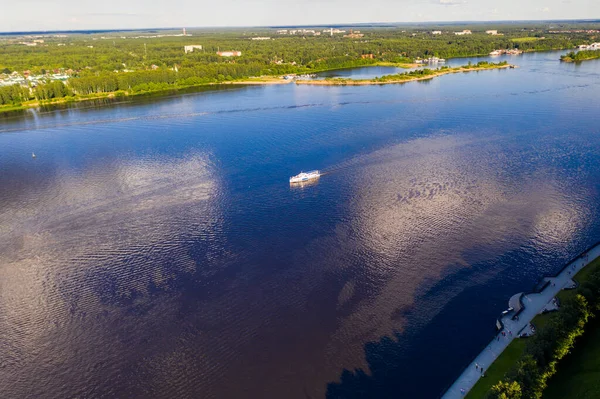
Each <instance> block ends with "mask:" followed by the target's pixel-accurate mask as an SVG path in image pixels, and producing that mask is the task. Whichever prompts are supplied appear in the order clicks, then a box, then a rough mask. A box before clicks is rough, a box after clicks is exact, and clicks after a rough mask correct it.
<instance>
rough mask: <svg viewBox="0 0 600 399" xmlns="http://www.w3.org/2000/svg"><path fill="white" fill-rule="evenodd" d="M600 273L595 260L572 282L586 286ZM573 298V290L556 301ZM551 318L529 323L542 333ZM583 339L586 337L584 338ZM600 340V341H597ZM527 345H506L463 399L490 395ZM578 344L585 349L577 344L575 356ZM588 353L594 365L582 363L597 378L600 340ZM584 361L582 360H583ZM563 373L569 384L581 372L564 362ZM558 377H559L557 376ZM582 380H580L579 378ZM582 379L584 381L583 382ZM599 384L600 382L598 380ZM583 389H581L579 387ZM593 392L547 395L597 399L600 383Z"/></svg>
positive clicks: (518, 340)
mask: <svg viewBox="0 0 600 399" xmlns="http://www.w3.org/2000/svg"><path fill="white" fill-rule="evenodd" d="M597 270H600V258H599V259H596V260H594V261H593V262H592V263H590V264H589V265H587V266H586V267H584V268H583V269H581V270H580V271H579V272H578V273H577V274H576V275H575V276H574V277H573V279H574V280H575V281H577V282H578V283H580V284H581V283H583V282H585V281H586V280H587V279H588V277H589V276H590V275H591V274H592V273H594V272H595V271H597ZM573 295H575V290H562V291H560V292H559V293H558V294H557V297H558V299H559V301H561V302H562V301H565V300H566V299H567V298H569V297H572V296H573ZM551 316H552V313H546V314H541V315H537V316H536V317H534V318H533V320H532V321H531V323H532V324H533V325H534V326H535V327H536V330H537V331H538V332H539V331H541V329H543V328H544V326H545V325H546V324H547V323H548V320H549V319H550V317H551ZM594 324H596V326H597V327H596V329H597V330H599V331H597V332H596V331H595V330H594V331H590V334H594V333H596V334H598V335H600V325H599V323H598V322H594ZM584 337H585V335H584ZM599 338H600V337H599ZM526 343H527V338H516V339H514V340H513V341H512V342H511V343H510V344H509V345H508V347H507V348H506V349H505V350H504V351H503V352H502V353H501V354H500V356H498V358H497V359H496V360H495V361H494V363H492V365H491V366H490V367H489V368H488V370H487V371H486V376H485V378H481V379H480V380H479V381H477V383H476V384H475V386H474V387H473V389H471V390H470V391H469V393H468V394H467V396H466V398H467V399H481V398H484V397H485V395H486V394H487V392H489V390H490V389H491V388H492V386H494V385H496V384H497V383H498V382H500V381H501V380H502V379H503V378H504V376H505V375H506V373H507V372H508V371H510V370H511V369H512V367H513V366H514V365H515V363H516V362H517V361H518V360H519V359H520V358H521V355H522V354H523V351H524V350H525V344H526ZM580 344H582V345H585V342H582V343H580V342H577V345H576V346H575V350H576V351H578V352H581V349H580ZM589 350H590V351H595V352H594V353H595V356H596V358H595V363H594V360H593V359H594V358H590V359H589V361H588V360H587V359H588V356H587V355H586V356H585V359H586V360H585V361H586V362H587V363H590V364H593V365H595V367H596V368H595V370H596V372H597V374H596V376H598V375H600V339H598V340H597V341H595V343H594V347H592V348H589ZM580 356H583V354H581V355H580ZM582 361H583V360H582ZM561 365H562V363H559V371H560V370H562V367H561ZM564 368H565V371H564V372H563V374H564V376H563V377H560V378H561V379H562V378H564V379H565V381H566V380H568V379H569V378H579V377H578V374H580V373H581V372H582V371H581V369H580V368H578V366H576V365H569V363H568V362H567V359H565V366H564ZM559 374H560V373H559ZM583 377H585V376H582V378H583ZM584 379H585V378H584ZM554 380H558V381H561V380H560V379H559V376H558V375H557V376H555V378H553V379H552V380H551V383H550V384H549V386H558V385H559V384H560V383H557V384H556V385H552V381H554ZM598 381H600V380H598ZM589 382H590V384H588V385H589V388H590V389H593V387H594V384H593V382H594V381H593V380H592V379H590V380H589ZM576 383H577V382H574V384H576ZM582 389H584V388H583V387H582ZM595 389H596V391H593V392H596V393H597V395H596V396H560V395H554V396H551V395H550V394H548V397H549V398H551V399H552V398H570V397H573V398H575V397H577V399H584V398H588V397H589V398H600V383H599V384H598V385H596V388H595ZM549 390H550V388H548V389H547V390H546V391H545V393H546V392H548V391H549ZM557 390H558V392H563V390H560V389H558V388H557ZM544 397H546V395H544Z"/></svg>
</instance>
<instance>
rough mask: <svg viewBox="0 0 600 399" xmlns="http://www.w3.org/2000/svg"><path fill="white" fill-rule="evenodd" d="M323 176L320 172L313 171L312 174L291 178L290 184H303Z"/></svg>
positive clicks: (305, 173)
mask: <svg viewBox="0 0 600 399" xmlns="http://www.w3.org/2000/svg"><path fill="white" fill-rule="evenodd" d="M320 176H321V172H319V171H318V170H311V171H310V172H300V174H297V175H296V176H292V177H290V183H303V182H307V181H309V180H313V179H318V178H319V177H320Z"/></svg>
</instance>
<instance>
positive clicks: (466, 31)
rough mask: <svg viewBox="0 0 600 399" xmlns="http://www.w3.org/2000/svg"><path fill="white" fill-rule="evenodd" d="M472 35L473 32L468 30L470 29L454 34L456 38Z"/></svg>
mask: <svg viewBox="0 0 600 399" xmlns="http://www.w3.org/2000/svg"><path fill="white" fill-rule="evenodd" d="M471 33H473V32H471V31H470V30H468V29H465V30H463V31H462V32H454V34H455V35H456V36H463V35H470V34H471Z"/></svg>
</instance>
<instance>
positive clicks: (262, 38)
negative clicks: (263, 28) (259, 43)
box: [250, 36, 271, 40]
mask: <svg viewBox="0 0 600 399" xmlns="http://www.w3.org/2000/svg"><path fill="white" fill-rule="evenodd" d="M250 40H271V38H270V37H267V36H260V37H251V38H250Z"/></svg>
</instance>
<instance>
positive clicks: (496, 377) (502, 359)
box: [466, 338, 527, 399]
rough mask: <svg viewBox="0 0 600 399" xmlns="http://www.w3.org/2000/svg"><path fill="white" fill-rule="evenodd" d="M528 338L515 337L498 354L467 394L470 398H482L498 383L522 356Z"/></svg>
mask: <svg viewBox="0 0 600 399" xmlns="http://www.w3.org/2000/svg"><path fill="white" fill-rule="evenodd" d="M526 341H527V339H523V338H516V339H514V340H513V341H512V342H511V343H510V344H509V345H508V346H507V347H506V349H505V350H504V352H502V353H501V354H500V356H498V359H496V361H494V363H492V365H491V366H490V367H488V369H487V370H485V377H483V378H480V379H479V381H477V383H476V384H475V386H474V387H473V389H471V390H470V391H469V393H468V394H467V396H466V397H467V398H468V399H481V398H483V397H484V396H485V394H486V393H487V392H488V391H489V390H490V388H491V387H492V386H494V385H496V384H497V383H498V382H499V381H500V380H501V379H502V378H504V374H506V372H507V371H508V370H510V369H511V367H512V366H513V365H514V364H515V362H516V361H517V359H519V358H520V357H521V354H522V353H523V350H524V349H525V342H526Z"/></svg>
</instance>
